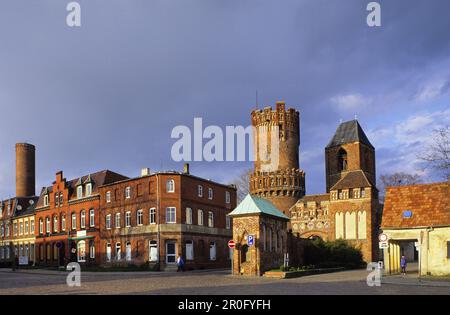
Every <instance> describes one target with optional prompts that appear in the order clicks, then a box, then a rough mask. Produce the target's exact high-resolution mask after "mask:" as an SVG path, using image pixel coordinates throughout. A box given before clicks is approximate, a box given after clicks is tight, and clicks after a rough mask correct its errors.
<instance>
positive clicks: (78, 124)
mask: <svg viewBox="0 0 450 315" xmlns="http://www.w3.org/2000/svg"><path fill="white" fill-rule="evenodd" d="M67 2H68V1H62V0H58V1H56V0H45V1H25V0H15V1H6V0H5V1H2V8H1V11H0V38H1V41H0V107H1V116H2V123H1V127H0V128H1V133H0V145H1V147H2V156H1V158H0V168H1V169H0V171H1V175H0V196H6V195H8V194H13V192H14V188H13V183H14V172H13V167H14V143H15V142H18V141H30V142H32V143H34V144H36V145H37V147H38V151H37V153H38V156H37V162H38V185H44V184H47V183H49V182H50V181H51V180H53V178H54V173H55V172H56V171H57V170H59V169H63V170H64V171H65V173H66V176H67V177H77V176H79V175H80V174H85V173H89V172H93V171H95V170H98V169H103V168H110V169H112V170H117V171H119V172H123V173H125V174H126V175H130V176H132V175H137V174H138V169H139V168H140V167H143V166H149V167H151V168H152V169H155V170H157V169H161V168H164V169H170V168H177V169H181V166H180V165H179V164H177V163H174V162H172V161H171V157H170V149H171V144H172V143H173V140H171V139H170V132H171V130H172V128H173V127H175V126H176V125H180V124H182V125H188V126H192V124H193V118H194V117H203V120H204V124H205V125H209V124H216V125H219V126H225V125H247V124H249V112H250V111H251V110H252V109H253V108H254V103H255V90H256V89H257V90H258V93H259V103H260V106H261V107H262V106H264V105H273V104H274V102H275V101H276V100H279V99H283V100H285V101H286V102H287V104H288V105H290V106H294V107H296V108H297V109H299V110H300V112H301V124H302V125H301V153H300V156H301V163H302V165H301V167H302V168H303V169H304V170H305V171H306V173H307V191H308V192H309V193H315V192H322V191H323V190H324V167H323V161H324V159H323V148H324V146H325V145H326V143H327V141H328V140H329V138H330V137H331V136H332V134H333V132H334V130H335V128H336V127H337V124H338V122H339V119H341V118H342V119H344V120H346V119H352V118H353V116H354V114H358V117H359V119H360V121H361V123H362V125H363V127H364V128H366V129H372V128H377V127H380V126H381V127H382V126H384V124H385V123H388V122H391V121H392V120H393V117H395V118H396V119H402V118H406V117H405V116H402V115H403V114H404V113H405V112H409V113H414V112H416V111H417V112H419V111H420V110H422V109H423V106H426V107H427V109H429V110H430V111H432V110H433V109H434V108H435V107H436V108H439V107H440V106H441V105H439V104H437V105H436V104H434V103H433V102H431V101H430V100H429V98H426V99H427V100H428V102H427V103H425V105H424V103H421V102H414V101H413V100H414V98H415V97H416V96H417V95H418V93H420V91H423V89H424V88H425V91H431V92H432V93H428V94H427V93H425V96H426V97H428V96H431V98H433V97H435V96H436V93H435V91H436V88H434V89H433V85H431V88H429V86H430V84H433V83H434V82H435V81H433V80H437V81H436V82H440V80H441V79H442V78H447V79H448V78H449V73H448V68H446V67H445V66H446V65H448V64H449V56H450V54H449V52H450V47H449V45H450V40H449V33H448V30H449V29H450V19H449V18H448V17H449V13H448V12H450V3H449V2H448V1H446V0H441V1H439V0H435V1H420V2H411V1H407V0H404V1H380V3H381V7H382V26H381V28H378V29H374V28H369V27H367V25H366V24H365V23H366V22H365V21H366V16H367V11H366V5H367V3H368V2H369V1H361V0H354V1H337V0H328V1H325V0H323V1H316V0H315V1H313V0H308V1H298V0H295V1H290V0H284V1H274V0H266V1H257V0H240V1H237V0H234V1H220V0H202V1H201V0H191V1H182V0H164V1H162V0H160V1H150V0H145V1H144V0H140V1H138V0H130V1H111V0H109V1H101V0H89V1H79V2H80V4H81V7H82V27H81V28H80V29H70V28H68V27H67V26H66V25H65V16H66V12H65V5H66V4H67ZM446 82H448V81H446ZM447 85H448V83H447ZM447 85H444V87H445V86H447ZM426 88H429V89H428V90H427V89H426ZM430 89H431V90H430ZM438 90H439V91H438V92H437V94H443V91H445V88H443V87H441V88H440V89H438ZM447 96H448V94H447ZM387 111H389V112H390V115H386V112H387ZM381 162H382V161H380V163H381ZM249 167H251V165H250V164H249V163H194V165H193V168H192V171H193V172H196V173H198V174H199V175H202V176H204V177H207V178H211V179H216V180H221V181H231V180H232V178H233V177H234V176H235V174H237V173H238V172H239V170H240V169H246V168H249Z"/></svg>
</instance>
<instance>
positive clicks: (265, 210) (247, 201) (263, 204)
mask: <svg viewBox="0 0 450 315" xmlns="http://www.w3.org/2000/svg"><path fill="white" fill-rule="evenodd" d="M246 214H267V215H270V216H274V217H278V218H281V219H284V220H289V218H288V217H287V216H285V215H284V214H283V212H281V211H280V210H278V209H277V208H276V207H275V206H274V205H273V204H272V203H271V202H270V201H268V200H266V199H263V198H260V197H256V196H252V195H250V194H248V195H247V196H246V197H245V198H244V200H242V202H241V203H240V204H239V205H238V206H237V207H236V209H234V210H233V211H232V212H231V213H230V214H229V216H239V215H246Z"/></svg>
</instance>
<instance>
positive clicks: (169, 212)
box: [166, 207, 177, 224]
mask: <svg viewBox="0 0 450 315" xmlns="http://www.w3.org/2000/svg"><path fill="white" fill-rule="evenodd" d="M166 223H168V224H174V223H177V208H176V207H167V208H166Z"/></svg>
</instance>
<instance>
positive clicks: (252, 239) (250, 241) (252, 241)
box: [247, 235, 255, 246]
mask: <svg viewBox="0 0 450 315" xmlns="http://www.w3.org/2000/svg"><path fill="white" fill-rule="evenodd" d="M247 244H248V246H252V245H255V237H254V236H253V235H249V236H248V237H247Z"/></svg>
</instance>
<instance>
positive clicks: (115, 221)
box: [114, 212, 120, 229]
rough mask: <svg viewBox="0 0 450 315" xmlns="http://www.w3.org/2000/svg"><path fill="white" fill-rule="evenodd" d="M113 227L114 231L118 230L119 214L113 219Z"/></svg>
mask: <svg viewBox="0 0 450 315" xmlns="http://www.w3.org/2000/svg"><path fill="white" fill-rule="evenodd" d="M114 227H115V228H116V229H119V228H120V212H117V213H116V215H115V217H114Z"/></svg>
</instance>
